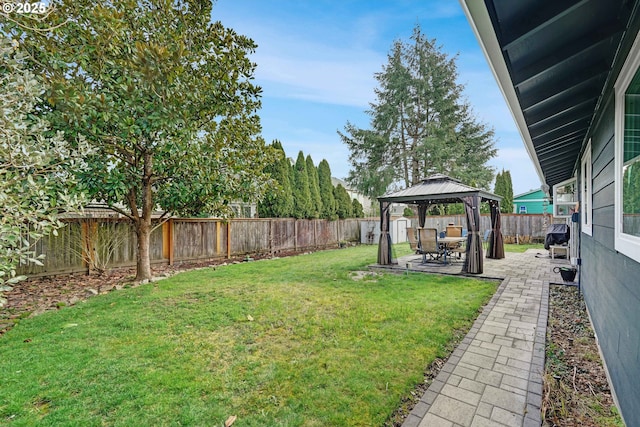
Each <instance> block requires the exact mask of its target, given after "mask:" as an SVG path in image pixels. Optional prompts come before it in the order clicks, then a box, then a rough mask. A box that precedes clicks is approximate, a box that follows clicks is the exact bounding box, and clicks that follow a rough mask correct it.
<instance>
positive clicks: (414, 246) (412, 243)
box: [407, 227, 420, 254]
mask: <svg viewBox="0 0 640 427" xmlns="http://www.w3.org/2000/svg"><path fill="white" fill-rule="evenodd" d="M407 238H408V239H409V247H410V248H411V250H412V251H413V252H414V253H416V254H417V253H420V248H419V247H418V238H417V237H416V229H415V228H413V227H407Z"/></svg>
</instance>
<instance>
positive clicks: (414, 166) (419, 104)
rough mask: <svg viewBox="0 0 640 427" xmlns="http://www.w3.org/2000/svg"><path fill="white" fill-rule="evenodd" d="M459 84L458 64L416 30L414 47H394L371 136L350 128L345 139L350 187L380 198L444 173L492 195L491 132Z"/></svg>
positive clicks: (398, 44)
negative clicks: (393, 189)
mask: <svg viewBox="0 0 640 427" xmlns="http://www.w3.org/2000/svg"><path fill="white" fill-rule="evenodd" d="M457 77H458V72H457V67H456V63H455V58H449V57H448V56H447V55H446V53H444V52H442V49H441V47H439V46H437V45H436V41H435V40H429V39H427V38H426V37H425V35H424V34H423V33H422V31H421V29H420V27H419V26H417V27H416V28H415V29H414V31H413V35H412V36H411V42H409V43H405V42H403V41H396V42H395V43H394V45H393V47H392V49H391V52H390V54H389V55H388V64H387V65H386V66H384V67H383V70H382V72H380V73H377V74H376V75H375V78H376V80H377V82H378V86H379V89H376V90H375V94H376V97H377V100H376V102H374V103H372V104H371V109H370V110H369V111H368V114H369V115H370V116H371V124H370V129H359V128H357V127H356V126H354V125H352V124H351V123H349V122H347V124H346V126H345V133H344V134H343V133H340V136H341V138H342V140H343V142H344V143H345V144H346V145H347V146H348V147H349V150H350V152H351V154H350V157H349V160H350V162H351V166H352V170H351V171H350V173H349V178H348V181H349V183H351V184H352V185H354V186H355V187H356V188H357V189H358V190H360V191H361V192H363V193H364V194H366V195H368V196H373V197H375V196H379V195H381V194H382V193H384V191H385V190H386V189H387V188H388V187H389V185H391V184H393V183H395V184H399V185H402V186H405V187H408V186H411V185H413V184H416V183H418V182H419V181H420V180H421V179H422V178H424V177H425V176H428V175H431V174H433V173H438V172H439V173H444V174H448V175H450V176H452V177H456V178H458V179H460V180H461V181H463V182H466V183H471V182H472V181H473V182H475V184H476V186H479V187H481V188H488V187H489V184H490V182H491V178H492V174H493V171H492V169H491V168H490V167H489V166H487V165H486V162H487V160H489V159H490V158H492V157H493V156H495V154H496V150H495V149H494V140H493V136H494V135H493V131H492V130H491V129H490V128H488V127H487V125H485V124H484V123H480V122H477V121H476V120H475V118H474V116H473V112H472V109H471V107H470V106H469V105H468V103H467V102H466V101H465V100H464V98H463V97H462V90H463V87H462V86H461V85H459V84H458V83H457V82H456V80H457Z"/></svg>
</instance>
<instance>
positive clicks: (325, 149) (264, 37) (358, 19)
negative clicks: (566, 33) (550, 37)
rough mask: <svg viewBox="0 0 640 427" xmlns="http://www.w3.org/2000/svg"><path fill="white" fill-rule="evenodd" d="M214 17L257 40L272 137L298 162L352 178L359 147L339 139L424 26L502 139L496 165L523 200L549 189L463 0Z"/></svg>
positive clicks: (361, 122)
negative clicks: (395, 56)
mask: <svg viewBox="0 0 640 427" xmlns="http://www.w3.org/2000/svg"><path fill="white" fill-rule="evenodd" d="M212 16H213V19H216V20H220V21H221V22H222V23H223V24H224V25H225V26H227V27H231V28H233V29H234V30H235V31H236V32H238V33H240V34H244V35H246V36H248V37H250V38H252V39H253V40H254V41H255V42H256V44H257V45H258V49H257V51H256V53H255V54H254V55H253V56H252V59H253V60H254V62H256V63H257V65H258V67H257V70H256V73H255V77H256V80H255V82H256V84H258V85H259V86H261V87H262V89H263V93H262V110H261V111H260V112H259V115H260V118H261V123H262V128H263V130H262V135H263V137H264V138H265V140H266V141H267V143H271V142H272V141H273V140H274V139H278V140H280V141H281V142H282V145H283V146H284V149H285V152H286V153H287V155H288V156H290V157H293V158H294V159H295V157H296V156H297V155H298V151H300V150H302V151H303V152H304V154H305V156H306V155H307V154H310V155H311V157H312V158H313V161H314V163H315V164H316V165H317V164H318V163H319V162H320V161H321V160H322V159H326V160H327V161H328V162H329V165H330V166H331V171H332V175H333V176H335V177H338V178H345V177H346V176H347V174H348V173H349V167H350V165H349V160H348V157H349V150H348V149H347V147H346V146H345V145H344V144H342V142H341V141H340V137H339V135H338V133H337V131H338V130H340V131H342V130H343V129H344V126H345V124H346V123H347V121H349V122H351V123H353V124H355V125H356V126H359V127H361V128H366V127H368V125H369V120H370V117H369V116H368V115H367V114H366V110H367V109H368V107H369V103H370V102H373V101H375V95H374V88H376V86H377V85H376V81H375V79H374V77H373V76H374V74H375V73H377V72H379V71H381V70H382V67H383V65H385V64H386V63H387V54H388V53H389V51H390V49H391V46H392V43H393V42H394V40H398V39H401V40H404V41H408V40H409V37H410V35H411V32H412V30H413V28H414V27H415V25H416V24H417V23H419V24H420V26H421V28H422V31H423V32H424V33H425V34H426V36H427V37H429V38H433V39H436V40H437V43H438V44H439V45H440V46H441V48H442V50H443V51H444V52H446V53H447V54H448V55H449V56H450V57H453V56H454V55H458V57H457V60H456V63H457V66H458V73H459V83H461V84H463V85H465V91H464V96H466V97H467V99H468V101H469V102H470V104H471V105H472V106H473V109H474V112H475V113H476V116H477V118H478V120H480V121H483V122H485V123H487V124H489V125H490V126H492V127H493V128H494V130H495V132H496V140H497V142H496V148H498V156H497V158H495V159H493V160H492V161H491V162H490V164H491V166H493V167H495V168H496V169H497V170H498V171H499V170H502V169H505V170H509V171H510V172H511V176H512V179H513V190H514V193H515V194H519V193H523V192H526V191H528V190H530V189H537V188H539V187H540V182H539V180H538V176H537V174H536V172H535V170H534V168H533V165H532V163H531V160H530V159H529V157H528V155H527V153H526V151H525V148H524V145H523V143H522V140H521V138H520V134H519V132H518V130H517V129H516V126H515V124H514V122H513V119H512V116H511V113H510V112H509V110H508V108H507V106H506V103H505V101H504V100H503V98H502V94H501V93H500V90H499V88H498V86H497V84H496V82H495V80H494V78H493V75H492V74H491V71H490V69H489V66H488V64H487V61H486V59H485V57H484V55H483V53H482V50H481V49H480V46H479V44H478V42H477V40H476V38H475V36H474V35H473V31H472V30H471V27H470V26H469V23H468V22H467V19H466V17H465V16H464V12H463V11H462V8H461V6H460V4H459V2H458V1H456V0H387V1H383V0H362V1H360V0H355V1H350V0H218V1H217V2H216V3H214V6H213V12H212Z"/></svg>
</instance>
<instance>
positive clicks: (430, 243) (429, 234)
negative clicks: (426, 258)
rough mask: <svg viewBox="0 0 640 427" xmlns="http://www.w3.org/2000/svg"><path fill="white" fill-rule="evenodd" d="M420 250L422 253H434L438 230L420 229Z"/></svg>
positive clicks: (436, 249)
mask: <svg viewBox="0 0 640 427" xmlns="http://www.w3.org/2000/svg"><path fill="white" fill-rule="evenodd" d="M419 237H420V250H421V251H422V252H423V253H436V252H438V251H439V248H438V230H436V229H435V228H421V229H420V236H419Z"/></svg>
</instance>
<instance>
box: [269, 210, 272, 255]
mask: <svg viewBox="0 0 640 427" xmlns="http://www.w3.org/2000/svg"><path fill="white" fill-rule="evenodd" d="M269 254H270V255H271V256H272V257H273V218H269Z"/></svg>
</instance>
